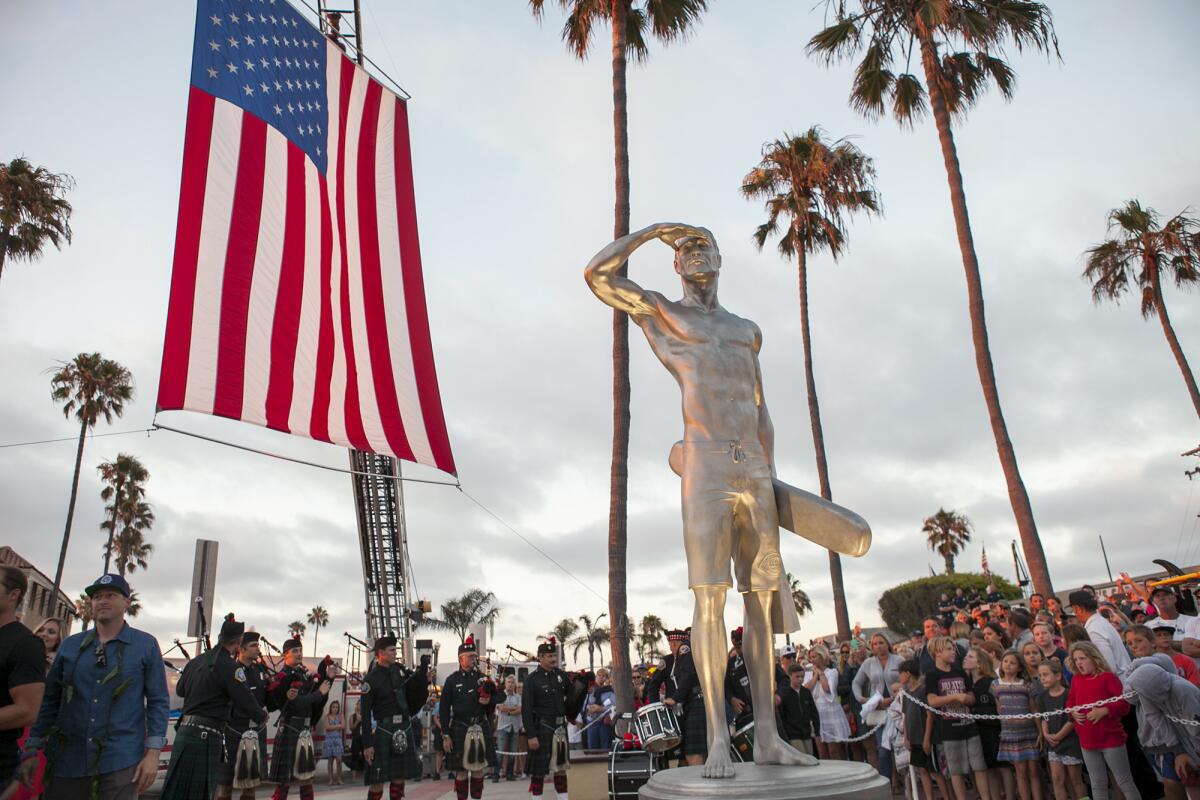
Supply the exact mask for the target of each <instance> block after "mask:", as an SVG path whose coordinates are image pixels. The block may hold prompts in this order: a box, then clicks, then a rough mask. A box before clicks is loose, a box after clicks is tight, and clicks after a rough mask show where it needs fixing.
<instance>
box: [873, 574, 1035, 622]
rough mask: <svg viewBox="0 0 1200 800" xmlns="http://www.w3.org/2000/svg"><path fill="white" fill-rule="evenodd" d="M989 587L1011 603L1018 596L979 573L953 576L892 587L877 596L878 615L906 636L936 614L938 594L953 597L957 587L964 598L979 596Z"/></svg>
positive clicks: (1009, 586) (1014, 590)
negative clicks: (973, 593) (974, 592)
mask: <svg viewBox="0 0 1200 800" xmlns="http://www.w3.org/2000/svg"><path fill="white" fill-rule="evenodd" d="M989 583H994V584H995V585H996V591H998V592H1000V594H1002V595H1003V596H1004V597H1005V598H1006V599H1009V600H1013V599H1016V598H1018V597H1020V596H1021V592H1020V590H1018V589H1017V587H1016V586H1013V585H1012V584H1011V583H1009V582H1008V581H1006V580H1004V579H1003V578H1000V577H997V576H995V575H993V576H992V577H991V578H989V577H987V576H986V575H981V574H979V573H973V572H956V573H955V574H953V575H934V576H932V577H929V578H918V579H917V580H915V581H909V582H908V583H902V584H900V585H899V586H893V587H892V588H891V589H888V590H887V591H886V592H884V593H883V594H882V595H880V597H879V614H880V615H881V616H882V617H883V624H885V625H887V626H888V627H889V628H891V629H892V630H893V631H896V632H897V633H900V634H904V635H907V634H908V632H909V631H912V630H916V629H917V628H920V627H921V620H923V619H924V618H925V617H927V616H929V615H930V614H933V613H935V612H936V611H937V607H938V603H939V602H940V601H941V599H942V592H946V593H947V594H949V595H950V596H951V597H953V596H954V590H955V589H957V588H959V587H960V586H961V587H962V589H963V591H964V592H965V593H966V594H967V595H968V596H969V595H970V594H971V593H972V592H973V591H978V592H979V594H981V595H982V594H984V593H985V592H986V591H987V585H988V584H989Z"/></svg>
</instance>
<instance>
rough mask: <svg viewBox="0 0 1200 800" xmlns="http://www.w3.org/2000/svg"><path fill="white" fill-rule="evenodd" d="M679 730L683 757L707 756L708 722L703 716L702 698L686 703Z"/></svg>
mask: <svg viewBox="0 0 1200 800" xmlns="http://www.w3.org/2000/svg"><path fill="white" fill-rule="evenodd" d="M679 728H680V733H682V734H683V742H682V743H681V745H680V747H681V748H682V750H683V754H684V755H685V756H707V755H708V720H707V717H706V716H705V714H704V698H702V697H695V698H693V699H691V700H689V701H688V702H687V704H686V705H685V706H684V709H683V719H682V720H680V722H679Z"/></svg>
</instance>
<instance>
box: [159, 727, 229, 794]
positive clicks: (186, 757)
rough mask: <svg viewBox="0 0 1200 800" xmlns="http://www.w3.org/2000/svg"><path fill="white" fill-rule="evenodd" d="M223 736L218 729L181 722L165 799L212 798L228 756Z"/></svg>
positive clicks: (169, 767)
mask: <svg viewBox="0 0 1200 800" xmlns="http://www.w3.org/2000/svg"><path fill="white" fill-rule="evenodd" d="M224 739H225V737H224V736H223V735H222V734H221V733H219V732H216V731H210V730H204V729H201V728H197V727H195V726H192V725H180V726H179V730H178V732H177V733H176V734H175V741H174V743H173V744H172V746H171V763H170V765H169V766H168V767H167V777H166V778H165V780H164V781H163V788H162V795H161V797H162V798H163V800H210V798H211V797H212V796H213V792H215V791H216V788H217V771H218V769H219V768H220V767H221V761H222V760H223V759H224V756H225V742H224Z"/></svg>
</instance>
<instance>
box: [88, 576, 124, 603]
mask: <svg viewBox="0 0 1200 800" xmlns="http://www.w3.org/2000/svg"><path fill="white" fill-rule="evenodd" d="M101 589H112V590H113V591H117V592H120V593H121V594H123V595H125V596H126V597H129V595H130V593H131V591H130V589H129V582H128V581H126V580H125V579H124V578H123V577H121V576H120V575H117V574H115V573H111V572H110V573H108V574H107V575H101V576H100V577H99V578H96V580H95V581H93V582H92V585H91V586H89V587H87V588H86V589H84V590H83V593H84V594H86V595H87V596H88V597H91V596H92V595H94V594H95V593H96V592H98V591H100V590H101Z"/></svg>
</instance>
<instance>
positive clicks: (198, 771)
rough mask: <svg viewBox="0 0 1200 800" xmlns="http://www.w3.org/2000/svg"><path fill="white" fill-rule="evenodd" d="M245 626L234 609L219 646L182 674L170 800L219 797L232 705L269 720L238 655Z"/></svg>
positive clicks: (166, 791)
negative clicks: (236, 654) (248, 683)
mask: <svg viewBox="0 0 1200 800" xmlns="http://www.w3.org/2000/svg"><path fill="white" fill-rule="evenodd" d="M245 630H246V626H245V625H244V624H243V623H241V622H238V621H237V620H236V619H234V617H233V614H229V615H227V616H226V617H225V621H224V622H223V623H222V624H221V632H220V634H218V641H217V647H216V648H214V649H212V650H209V651H208V652H207V653H204V654H202V655H198V656H196V658H193V659H192V660H191V661H189V662H188V663H187V666H186V667H184V668H183V673H182V674H181V675H180V676H179V682H178V683H177V684H176V686H175V693H176V694H178V695H179V696H180V697H182V698H183V710H182V712H181V715H180V717H179V726H178V728H177V733H176V735H175V742H174V744H173V746H172V747H171V763H170V765H169V766H168V767H167V777H166V779H165V781H164V783H163V788H162V795H161V796H162V797H163V798H164V800H209V798H211V797H212V796H213V792H214V790H215V789H216V787H217V784H218V782H219V777H220V776H219V775H218V772H219V770H220V767H221V762H222V761H223V760H224V757H225V753H224V750H225V747H224V736H225V725H226V723H227V722H228V720H229V716H230V713H231V712H230V707H231V706H233V707H235V708H236V709H237V712H238V713H239V714H242V715H244V716H246V717H247V718H249V719H252V720H254V721H255V722H258V723H263V722H266V720H267V711H266V709H265V708H263V706H262V705H261V704H260V703H259V702H258V700H257V699H256V698H255V697H254V694H253V693H252V692H251V691H250V688H249V687H248V686H247V681H248V676H247V674H246V670H245V668H244V667H243V666H242V665H241V664H239V663H238V662H237V661H236V660H234V654H235V653H236V652H237V650H238V647H239V645H240V644H241V641H242V635H243V633H244V632H245Z"/></svg>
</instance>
